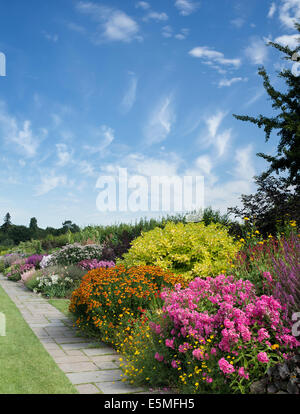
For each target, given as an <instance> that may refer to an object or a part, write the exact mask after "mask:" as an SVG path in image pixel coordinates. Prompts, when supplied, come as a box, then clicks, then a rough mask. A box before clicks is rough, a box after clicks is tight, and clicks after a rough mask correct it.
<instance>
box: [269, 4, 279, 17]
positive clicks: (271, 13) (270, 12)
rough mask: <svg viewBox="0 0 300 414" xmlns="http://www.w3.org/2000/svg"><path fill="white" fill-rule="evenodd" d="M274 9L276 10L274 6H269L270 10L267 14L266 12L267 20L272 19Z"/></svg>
mask: <svg viewBox="0 0 300 414" xmlns="http://www.w3.org/2000/svg"><path fill="white" fill-rule="evenodd" d="M276 9H277V7H276V4H275V3H272V4H271V6H270V9H269V12H268V18H269V19H272V17H273V16H274V14H275V12H276Z"/></svg>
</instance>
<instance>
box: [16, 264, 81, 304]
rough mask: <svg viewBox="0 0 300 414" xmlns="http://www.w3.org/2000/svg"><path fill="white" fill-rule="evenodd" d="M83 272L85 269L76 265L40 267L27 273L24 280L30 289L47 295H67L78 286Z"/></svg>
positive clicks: (60, 296) (59, 296)
mask: <svg viewBox="0 0 300 414" xmlns="http://www.w3.org/2000/svg"><path fill="white" fill-rule="evenodd" d="M85 273H86V271H85V270H83V269H81V268H80V267H78V266H77V265H70V266H49V267H46V268H44V269H40V270H39V271H37V272H35V273H34V275H29V280H26V281H25V285H26V286H27V287H28V288H29V289H30V290H33V291H34V292H36V293H41V294H43V295H45V296H47V297H51V298H52V297H58V298H62V297H69V296H70V295H71V293H72V291H73V290H74V289H76V288H77V287H78V286H79V284H80V282H81V279H82V277H83V275H84V274H85ZM25 276H26V275H25ZM22 279H23V275H22ZM26 279H27V278H26Z"/></svg>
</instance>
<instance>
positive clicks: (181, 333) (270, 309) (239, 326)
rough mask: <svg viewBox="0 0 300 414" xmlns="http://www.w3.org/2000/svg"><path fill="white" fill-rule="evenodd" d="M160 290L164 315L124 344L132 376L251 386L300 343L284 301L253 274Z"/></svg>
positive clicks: (200, 389)
mask: <svg viewBox="0 0 300 414" xmlns="http://www.w3.org/2000/svg"><path fill="white" fill-rule="evenodd" d="M161 296H162V299H163V301H164V305H163V308H162V311H163V312H162V314H160V315H156V318H153V319H151V322H150V323H149V325H148V330H146V331H145V329H144V333H143V334H142V331H143V329H142V328H141V327H138V328H137V330H136V332H137V336H136V337H134V336H133V340H132V341H131V344H130V345H131V346H127V347H126V350H127V353H126V352H125V353H124V354H125V357H126V360H127V361H129V364H128V366H127V369H126V371H127V375H129V378H130V377H131V378H132V379H133V380H138V381H140V382H144V383H145V382H146V383H147V382H148V383H150V384H151V385H154V386H155V385H156V384H159V385H161V380H162V378H163V379H164V381H167V383H165V384H164V385H173V386H175V387H177V388H179V389H180V390H181V391H182V392H184V393H185V392H187V393H209V392H219V393H222V392H239V393H246V392H248V391H249V387H250V385H251V383H252V382H253V381H255V380H257V379H258V378H260V377H262V376H263V375H264V374H265V373H266V371H267V369H268V368H269V367H270V366H273V365H275V364H277V363H278V362H281V361H283V360H284V359H285V358H288V356H289V355H293V352H294V349H295V348H296V347H297V346H299V345H300V342H298V341H297V340H296V338H295V337H294V336H292V335H291V332H290V329H289V328H286V327H285V326H284V321H283V319H282V309H283V307H282V306H281V304H280V303H279V302H278V301H277V300H275V299H274V298H273V297H272V296H266V295H262V296H256V292H255V289H254V286H253V285H252V284H251V283H250V282H249V281H243V280H238V281H236V280H235V279H234V278H233V277H232V276H230V277H225V276H224V275H219V276H217V277H216V278H207V279H206V280H204V279H201V278H196V279H195V280H194V281H192V282H191V283H190V284H189V286H188V288H186V289H180V287H179V286H177V287H176V288H175V290H174V291H171V290H165V291H164V292H163V293H162V294H161ZM145 333H146V334H145ZM133 335H134V334H133ZM141 338H142V341H141Z"/></svg>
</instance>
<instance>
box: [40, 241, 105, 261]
mask: <svg viewBox="0 0 300 414" xmlns="http://www.w3.org/2000/svg"><path fill="white" fill-rule="evenodd" d="M101 257H102V246H101V245H98V244H88V245H86V246H82V245H81V244H78V243H74V244H68V245H66V246H64V247H62V248H61V249H60V250H57V251H56V252H54V253H53V254H52V255H51V259H50V260H49V262H48V264H50V265H63V266H65V265H70V264H76V263H79V262H81V261H82V260H89V259H97V260H101Z"/></svg>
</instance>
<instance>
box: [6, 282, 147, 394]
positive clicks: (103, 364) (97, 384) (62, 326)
mask: <svg viewBox="0 0 300 414" xmlns="http://www.w3.org/2000/svg"><path fill="white" fill-rule="evenodd" d="M0 285H1V286H2V288H3V289H4V290H5V291H6V293H7V294H8V295H9V297H10V298H11V299H12V300H13V302H14V303H15V304H16V306H17V307H18V308H19V310H20V312H21V314H22V316H23V317H24V319H25V321H26V322H27V323H28V325H29V326H30V328H31V329H32V330H33V332H34V333H35V335H36V336H37V337H38V339H39V340H40V342H41V343H42V344H43V346H44V347H45V349H46V350H47V351H48V353H49V354H50V355H51V356H52V358H53V359H54V361H55V362H56V363H57V365H58V366H59V367H60V369H61V370H62V371H63V372H64V373H65V374H66V376H67V377H68V378H69V379H70V381H71V382H72V383H73V384H74V386H75V387H76V388H77V390H78V391H79V393H80V394H97V393H103V394H136V393H147V394H151V392H150V391H147V390H145V389H143V388H133V387H131V386H130V385H129V384H127V383H124V382H122V376H121V375H122V371H121V369H120V362H119V358H120V355H119V354H117V352H116V351H115V350H113V349H112V348H110V347H108V346H107V345H106V344H103V343H99V342H98V343H95V342H92V341H91V340H89V339H87V338H84V337H80V336H79V332H78V330H77V328H75V327H73V322H72V321H71V320H70V319H69V318H67V317H66V316H65V315H64V314H63V313H61V312H60V311H59V310H57V309H56V308H55V307H54V306H52V305H50V303H48V302H47V300H46V299H44V298H42V297H40V296H38V295H36V294H35V293H33V292H31V291H29V290H28V289H27V288H26V287H25V286H24V285H23V284H22V283H16V282H12V281H9V280H7V278H5V277H4V276H3V275H0Z"/></svg>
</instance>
